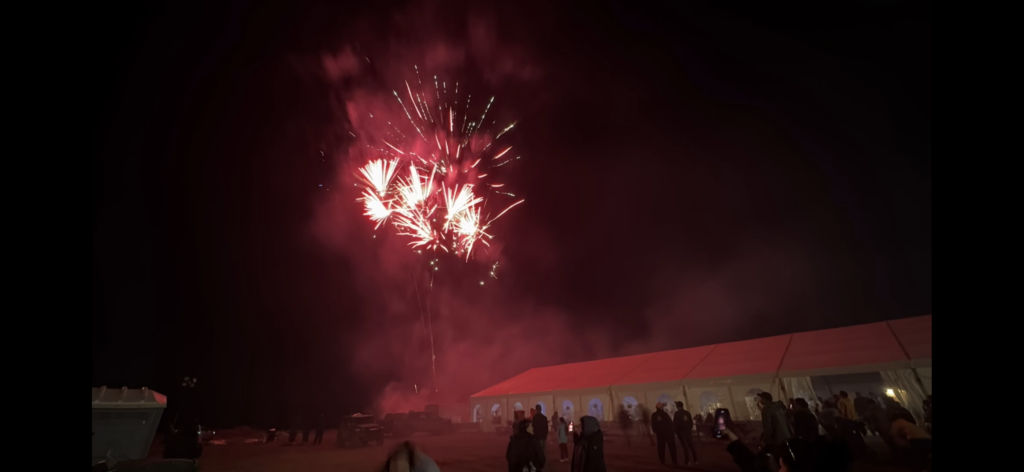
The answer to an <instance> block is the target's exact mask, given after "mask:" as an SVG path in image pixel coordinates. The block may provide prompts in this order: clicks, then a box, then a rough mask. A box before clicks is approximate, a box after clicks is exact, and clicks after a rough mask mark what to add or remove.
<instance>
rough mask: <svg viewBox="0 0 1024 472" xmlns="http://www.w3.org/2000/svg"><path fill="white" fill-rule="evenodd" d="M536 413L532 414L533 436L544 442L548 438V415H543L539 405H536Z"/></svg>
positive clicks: (549, 426) (549, 427)
mask: <svg viewBox="0 0 1024 472" xmlns="http://www.w3.org/2000/svg"><path fill="white" fill-rule="evenodd" d="M536 410H537V411H536V413H534V414H533V436H534V437H535V438H537V440H538V441H540V443H541V444H544V443H545V442H546V441H547V439H548V430H550V429H551V425H550V424H548V417H547V416H544V413H543V412H542V411H541V410H540V405H537V408H536Z"/></svg>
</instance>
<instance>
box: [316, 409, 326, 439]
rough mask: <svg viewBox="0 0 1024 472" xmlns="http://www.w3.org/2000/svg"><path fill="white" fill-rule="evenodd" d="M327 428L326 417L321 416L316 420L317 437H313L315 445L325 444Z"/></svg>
mask: <svg viewBox="0 0 1024 472" xmlns="http://www.w3.org/2000/svg"><path fill="white" fill-rule="evenodd" d="M326 427H327V418H324V415H320V417H319V418H317V420H316V436H314V437H313V444H320V443H322V442H324V428H326Z"/></svg>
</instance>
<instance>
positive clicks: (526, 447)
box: [505, 420, 546, 472]
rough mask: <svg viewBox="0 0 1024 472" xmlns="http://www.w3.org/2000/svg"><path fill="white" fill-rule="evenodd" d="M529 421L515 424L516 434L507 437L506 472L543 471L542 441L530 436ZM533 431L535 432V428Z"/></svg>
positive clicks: (544, 459)
mask: <svg viewBox="0 0 1024 472" xmlns="http://www.w3.org/2000/svg"><path fill="white" fill-rule="evenodd" d="M529 427H530V420H522V421H520V422H519V423H517V424H516V434H513V435H512V436H511V437H509V441H508V447H507V448H506V449H505V460H507V461H508V472H523V471H529V470H536V471H537V472H540V471H541V470H543V469H544V463H545V462H546V458H545V457H544V446H543V444H544V443H543V442H542V441H538V440H537V438H536V437H535V436H534V435H532V434H530V432H529V431H528V428H529ZM534 431H537V428H536V426H535V427H534Z"/></svg>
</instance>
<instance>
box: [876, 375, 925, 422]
mask: <svg viewBox="0 0 1024 472" xmlns="http://www.w3.org/2000/svg"><path fill="white" fill-rule="evenodd" d="M881 374H882V379H883V380H885V381H886V382H887V383H888V384H889V385H893V386H895V387H896V388H894V389H893V393H895V394H896V400H897V401H899V402H900V404H901V405H903V407H904V408H906V409H908V410H910V413H911V414H912V415H914V418H917V420H918V422H923V421H924V406H923V404H924V399H925V393H924V390H923V389H922V388H921V384H919V383H918V382H917V377H916V376H915V375H914V371H913V370H911V369H899V370H887V371H882V372H881Z"/></svg>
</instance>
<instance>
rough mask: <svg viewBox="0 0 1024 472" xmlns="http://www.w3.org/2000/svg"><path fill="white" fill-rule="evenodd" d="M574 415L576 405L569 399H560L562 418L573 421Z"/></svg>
mask: <svg viewBox="0 0 1024 472" xmlns="http://www.w3.org/2000/svg"><path fill="white" fill-rule="evenodd" d="M575 417H576V406H575V405H573V404H572V401H571V400H562V418H565V421H570V422H571V421H573V420H574V419H575Z"/></svg>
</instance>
